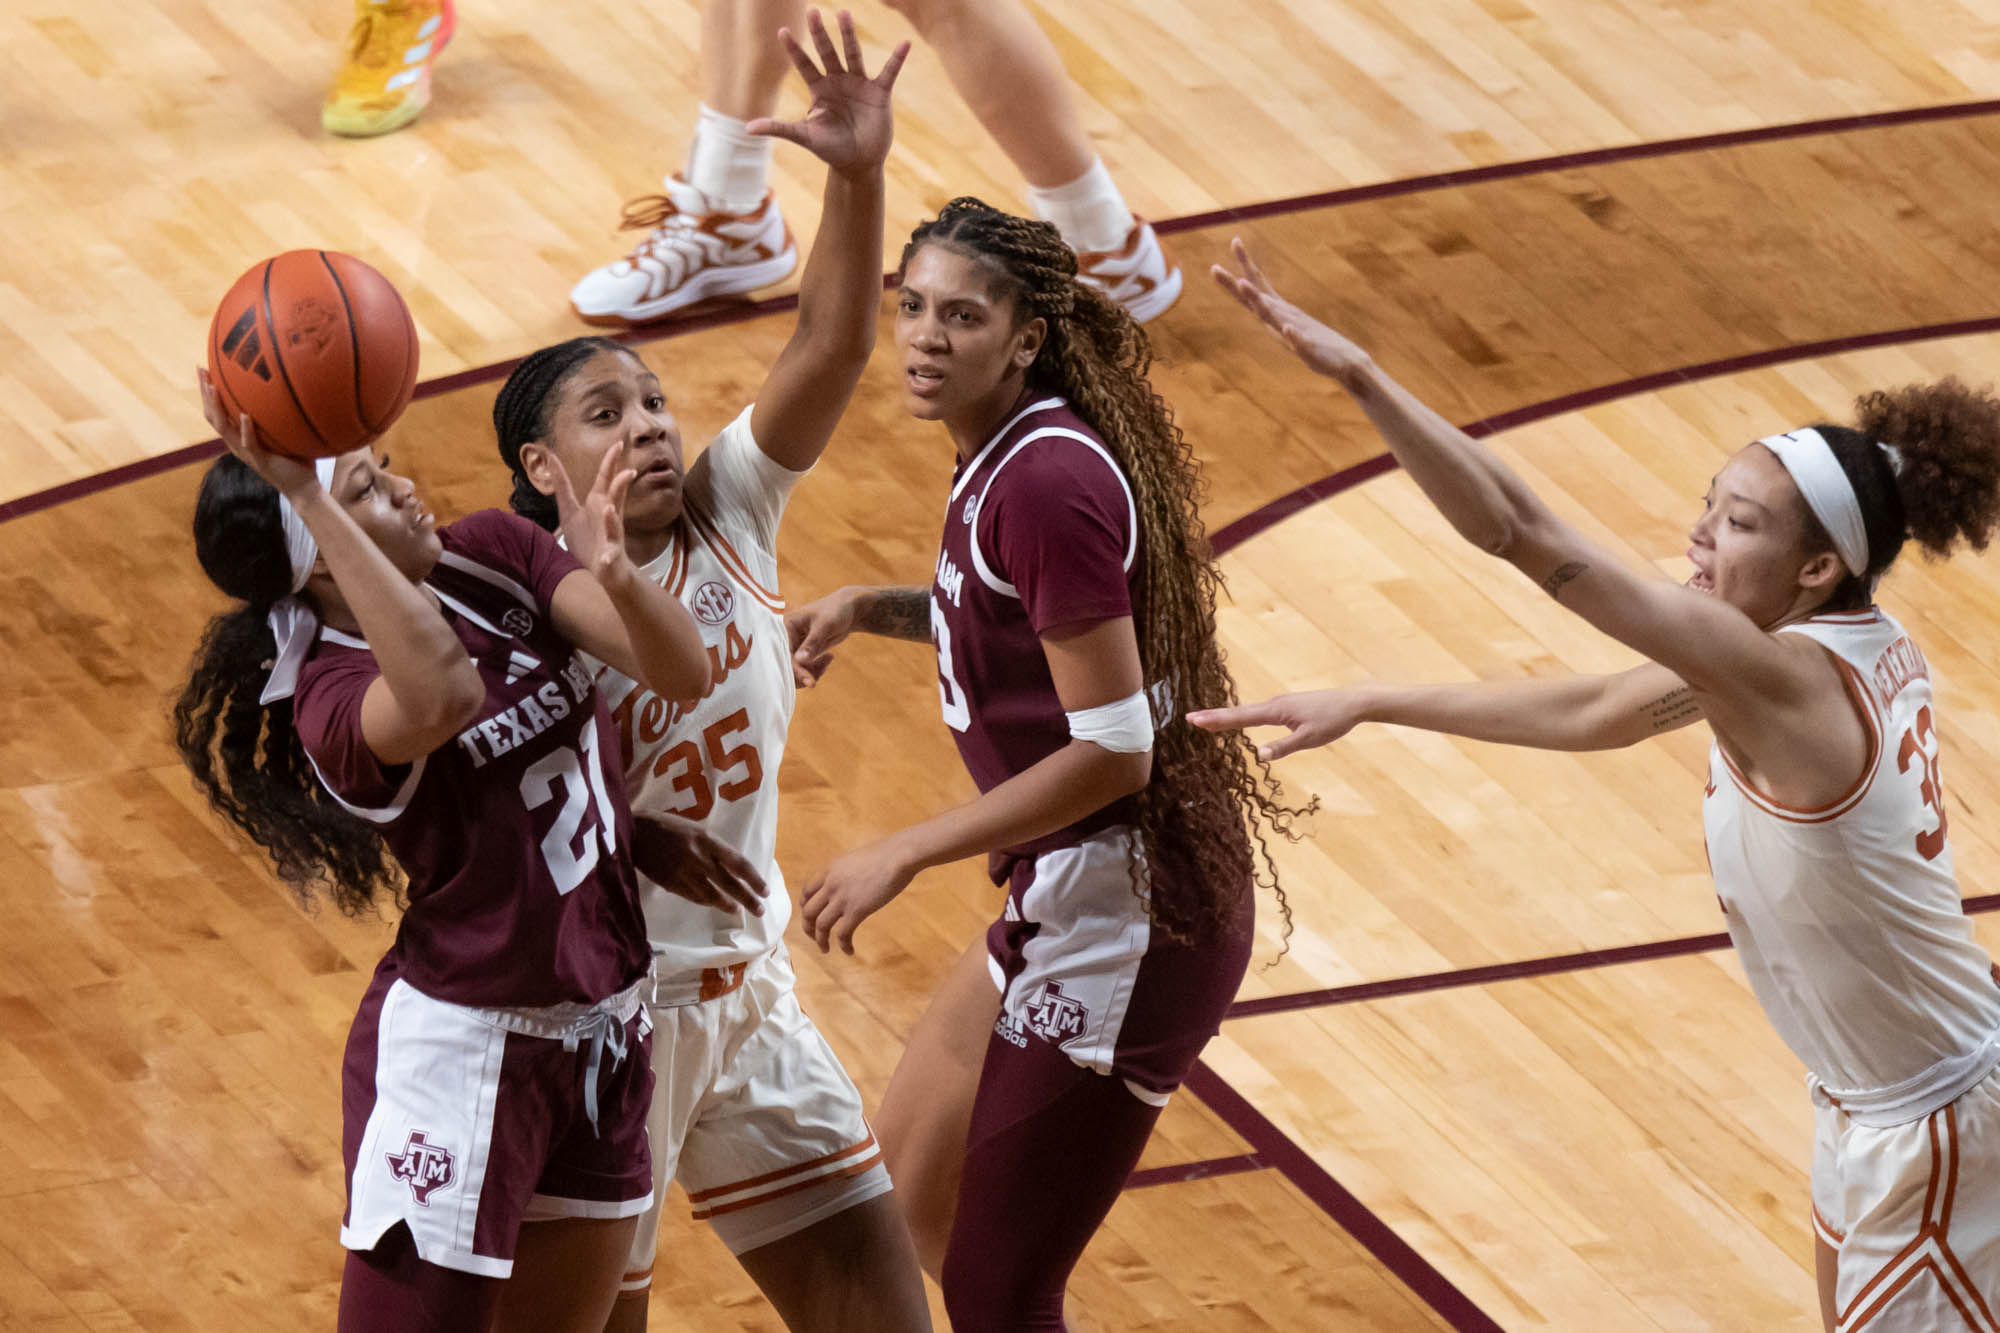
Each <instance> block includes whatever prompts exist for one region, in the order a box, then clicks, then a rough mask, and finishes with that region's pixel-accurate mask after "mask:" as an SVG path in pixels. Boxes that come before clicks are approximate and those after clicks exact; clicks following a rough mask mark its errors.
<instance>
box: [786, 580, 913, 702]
mask: <svg viewBox="0 0 2000 1333" xmlns="http://www.w3.org/2000/svg"><path fill="white" fill-rule="evenodd" d="M785 628H786V629H787V630H788V631H789V632H790V633H791V638H792V678H793V679H794V680H795V681H796V682H797V683H798V684H799V685H800V686H801V687H802V688H804V687H809V686H813V685H817V684H818V683H819V678H820V677H821V676H823V675H825V674H826V669H827V668H828V667H829V666H832V665H833V650H834V649H835V648H838V647H839V646H840V645H841V644H842V643H843V642H845V641H846V639H847V636H848V635H850V634H856V633H859V634H878V635H880V636H881V637H883V638H885V639H904V640H907V641H908V642H910V643H929V642H930V641H931V593H930V589H928V588H917V587H904V588H859V587H850V588H842V589H840V590H839V591H838V592H831V593H828V594H827V595H826V596H824V597H822V598H820V599H819V600H818V601H816V602H808V603H806V604H805V605H804V606H802V607H800V608H799V609H798V610H796V611H793V612H792V613H791V614H790V615H788V616H786V617H785Z"/></svg>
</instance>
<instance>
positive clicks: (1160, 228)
mask: <svg viewBox="0 0 2000 1333" xmlns="http://www.w3.org/2000/svg"><path fill="white" fill-rule="evenodd" d="M1995 112H2000V100H1988V101H1980V102H1951V103H1948V104H1946V105H1944V106H1921V107H1905V108H1903V109H1901V110H1898V111H1875V112H1870V113H1868V114H1866V115H1860V116H1835V117H1832V118H1830V119H1826V120H1801V121H1795V122H1793V123H1792V124H1789V125H1764V126H1760V127H1758V128H1756V129H1748V130H1729V131H1727V132H1725V133H1722V134H1697V135H1692V136H1690V137H1688V138H1682V139H1651V140H1648V141H1647V142H1645V143H1633V144H1623V145H1621V146H1618V147H1615V148H1592V149H1589V150H1587V151H1584V152H1576V153H1557V154H1554V155H1553V156H1550V157H1531V158H1526V159H1523V160H1521V161H1518V162H1499V163H1495V164H1494V165H1492V166H1490V167H1465V168H1462V169H1459V170H1454V171H1439V172H1434V173H1432V174H1430V175H1427V176H1406V177H1403V178H1402V179H1400V180H1392V181H1378V182H1376V183H1375V184H1373V185H1350V186H1346V187H1344V188H1342V189H1338V190H1322V191H1320V192H1319V193H1317V194H1301V195H1295V196H1293V197H1292V198H1290V199H1270V200H1265V201H1263V202H1261V203H1255V204H1241V205H1238V206H1236V207H1233V208H1218V209H1215V210H1213V211H1211V212H1207V213H1189V214H1187V215H1186V216H1184V217H1177V218H1168V219H1167V220H1166V221H1164V222H1155V223H1154V224H1153V230H1154V231H1156V232H1158V233H1160V234H1161V235H1162V236H1170V235H1172V234H1174V233H1175V232H1183V231H1199V230H1200V229H1201V228H1203V227H1214V226H1218V225H1220V224H1222V223H1225V222H1251V221H1255V220H1256V219H1258V218H1269V217H1279V216H1282V215H1284V214H1286V213H1304V212H1309V211H1311V210H1313V209H1320V208H1337V207H1339V206H1340V205H1342V204H1358V203H1361V202H1363V201H1364V200H1369V199H1393V198H1396V197H1397V196H1399V195H1405V194H1421V193H1423V192H1424V191H1426V190H1453V189H1458V188H1460V187H1463V186H1467V185H1480V184H1483V183H1485V182H1487V181H1499V180H1513V179H1515V178H1518V177H1521V176H1533V175H1537V174H1539V173H1541V172H1545V171H1575V170H1578V169H1579V168H1582V167H1595V166H1603V165H1605V164H1606V163H1612V162H1631V161H1636V160H1638V159H1640V158H1647V157H1670V156H1672V155H1674V154H1676V153H1699V152H1705V151H1707V150H1709V149H1713V148H1741V147H1743V146H1745V145H1747V144H1759V143H1775V142H1778V141H1780V140H1784V139H1808V138H1812V137H1813V136H1815V135H1822V134H1848V133H1851V132H1853V131H1855V130H1880V129H1888V128H1891V127H1892V126H1897V125H1917V124H1924V123H1927V122H1935V121H1943V120H1969V119H1971V118H1973V117H1976V116H1989V115H1992V114H1994V113H1995Z"/></svg>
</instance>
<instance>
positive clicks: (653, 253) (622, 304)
mask: <svg viewBox="0 0 2000 1333" xmlns="http://www.w3.org/2000/svg"><path fill="white" fill-rule="evenodd" d="M666 186H667V192H666V193H665V194H649V195H647V196H646V197H645V198H643V199H634V200H633V201H632V202H631V203H628V204H626V205H625V219H624V221H622V222H621V223H619V224H618V225H619V227H620V228H621V229H622V230H625V231H644V232H645V233H646V239H645V240H643V241H641V242H639V244H638V245H637V246H635V247H633V250H632V253H630V254H628V255H626V256H625V257H624V258H623V259H621V260H619V261H618V262H617V263H615V264H607V265H605V266H604V267H603V268H600V269H596V270H594V271H593V272H591V273H589V274H586V275H585V276H584V279H583V281H581V282H579V283H577V284H576V286H575V287H573V288H571V289H570V293H569V304H570V308H571V309H572V310H574V311H576V313H577V316H578V318H580V319H582V320H583V322H584V323H586V324H610V325H616V326H620V327H623V326H627V325H632V324H646V323H650V322H651V321H653V320H656V319H665V318H666V317H667V316H668V315H671V314H673V313H674V312H675V311H676V310H680V309H683V308H684V307H687V306H691V305H693V304H694V303H695V302H697V301H702V300H706V299H707V298H709V297H713V296H742V295H745V294H747V293H750V292H754V291H756V290H757V289H758V288H759V287H768V286H770V285H771V284H772V283H774V282H777V281H778V280H779V279H781V278H783V277H784V276H785V275H787V274H789V273H790V272H791V271H792V270H793V269H794V268H797V267H798V263H799V248H798V246H797V245H796V244H794V243H793V241H792V233H791V229H790V228H788V227H787V226H785V219H784V217H783V216H782V215H781V214H780V213H779V212H778V200H777V197H776V196H775V195H773V194H772V193H770V192H769V191H766V192H765V194H764V199H763V202H762V203H760V204H758V205H757V207H756V208H754V209H752V210H751V211H750V212H748V213H725V212H723V211H722V210H721V209H719V208H716V207H715V206H714V205H713V204H712V203H711V202H710V201H709V198H708V196H707V195H705V194H703V193H702V192H701V191H700V190H697V189H696V188H695V187H694V186H692V185H689V184H688V183H687V182H686V181H684V180H682V179H681V178H680V177H678V176H670V177H668V178H667V182H666Z"/></svg>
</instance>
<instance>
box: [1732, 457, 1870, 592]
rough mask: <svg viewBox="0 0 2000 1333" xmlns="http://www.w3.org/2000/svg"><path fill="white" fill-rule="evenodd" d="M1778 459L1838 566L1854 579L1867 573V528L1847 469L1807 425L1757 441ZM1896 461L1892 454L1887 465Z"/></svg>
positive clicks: (1859, 501)
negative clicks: (1828, 539)
mask: <svg viewBox="0 0 2000 1333" xmlns="http://www.w3.org/2000/svg"><path fill="white" fill-rule="evenodd" d="M1757 443H1759V444H1761V445H1763V446H1764V447H1765V448H1766V449H1769V450H1770V451H1771V452H1772V453H1774V454H1776V455H1777V456H1778V461H1779V462H1780V463H1783V464H1784V465H1785V471H1787V472H1789V473H1791V474H1792V480H1793V481H1794V482H1795V483H1797V485H1798V488H1799V494H1800V495H1803V496H1804V497H1805V498H1806V508H1808V509H1810V510H1812V513H1813V517H1814V518H1816V519H1818V520H1819V522H1820V526H1821V527H1823V528H1825V529H1826V535H1827V536H1829V537H1831V538H1833V549H1834V552H1835V553H1836V554H1838V555H1839V556H1840V563H1841V564H1843V565H1846V566H1847V570H1848V572H1849V573H1850V574H1854V575H1856V576H1859V575H1862V574H1865V573H1867V572H1868V528H1867V525H1866V524H1865V523H1863V522H1862V520H1861V500H1860V498H1859V497H1858V496H1856V495H1855V493H1854V483H1853V482H1851V481H1849V480H1848V479H1847V470H1846V469H1845V468H1843V467H1841V465H1840V460H1839V459H1837V458H1835V457H1834V456H1833V446H1832V445H1830V444H1828V443H1827V442H1826V437H1825V436H1824V435H1821V434H1820V433H1819V432H1818V431H1816V430H1814V429H1812V428H1811V427H1810V426H1808V427H1806V428H1805V429H1803V430H1795V431H1788V432H1787V433H1785V434H1783V435H1766V436H1765V437H1764V438H1763V439H1761V440H1759V441H1757ZM1898 461H1899V460H1898V459H1897V458H1896V457H1895V456H1894V455H1893V454H1892V455H1891V456H1890V465H1891V466H1892V467H1893V466H1894V465H1895V464H1896V463H1897V462H1898Z"/></svg>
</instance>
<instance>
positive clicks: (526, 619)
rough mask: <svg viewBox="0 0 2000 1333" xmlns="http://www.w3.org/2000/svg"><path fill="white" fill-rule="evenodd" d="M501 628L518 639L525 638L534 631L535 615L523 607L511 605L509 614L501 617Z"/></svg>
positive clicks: (508, 609)
mask: <svg viewBox="0 0 2000 1333" xmlns="http://www.w3.org/2000/svg"><path fill="white" fill-rule="evenodd" d="M500 628H501V629H504V630H506V631H507V632H508V633H509V634H511V635H513V636H514V637H515V638H517V639H525V638H527V637H528V636H529V635H530V634H532V633H533V632H534V629H535V617H534V616H533V614H531V613H530V612H529V611H527V610H526V609H525V608H523V607H519V606H510V607H508V608H507V614H506V615H504V616H501V617H500Z"/></svg>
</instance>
